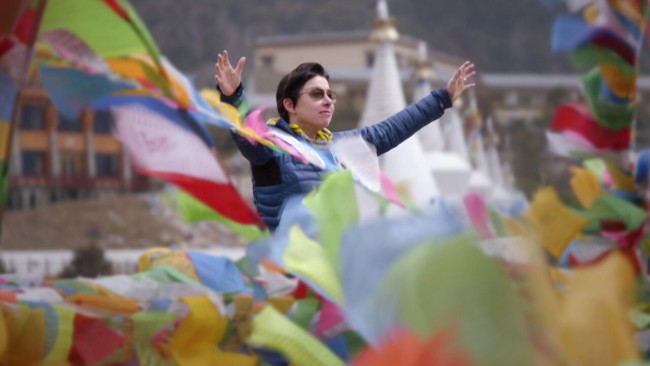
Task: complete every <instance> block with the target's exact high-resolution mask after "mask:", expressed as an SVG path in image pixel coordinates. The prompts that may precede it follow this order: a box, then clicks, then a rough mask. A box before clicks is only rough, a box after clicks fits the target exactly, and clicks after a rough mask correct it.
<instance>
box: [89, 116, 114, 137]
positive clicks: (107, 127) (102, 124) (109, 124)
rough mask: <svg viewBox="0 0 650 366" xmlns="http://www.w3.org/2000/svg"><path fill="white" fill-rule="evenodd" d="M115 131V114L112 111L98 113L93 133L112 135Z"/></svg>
mask: <svg viewBox="0 0 650 366" xmlns="http://www.w3.org/2000/svg"><path fill="white" fill-rule="evenodd" d="M112 129H113V114H112V113H111V112H110V111H96V112H95V123H94V124H93V131H95V133H104V134H110V133H111V132H112Z"/></svg>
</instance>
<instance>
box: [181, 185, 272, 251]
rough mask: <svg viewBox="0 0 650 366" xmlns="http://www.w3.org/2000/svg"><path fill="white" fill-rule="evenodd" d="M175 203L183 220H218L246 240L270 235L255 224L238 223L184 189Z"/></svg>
mask: <svg viewBox="0 0 650 366" xmlns="http://www.w3.org/2000/svg"><path fill="white" fill-rule="evenodd" d="M176 203H177V204H178V208H179V210H180V212H181V216H182V217H183V220H185V222H188V223H192V222H199V221H218V222H220V223H222V224H224V225H225V226H226V227H228V228H229V229H231V230H232V231H234V232H235V233H237V234H239V235H240V236H241V237H242V238H244V239H246V240H248V241H256V240H259V239H262V238H265V237H268V236H269V235H270V233H269V231H268V230H263V229H260V228H259V227H257V226H255V225H245V224H240V223H238V222H235V221H233V220H230V219H228V218H227V217H225V216H223V215H221V214H219V213H218V212H216V211H215V210H213V209H212V208H210V207H208V206H207V205H205V204H203V203H202V202H201V201H199V200H197V199H196V198H194V197H193V196H192V195H190V194H188V193H186V192H184V191H179V192H178V193H177V194H176Z"/></svg>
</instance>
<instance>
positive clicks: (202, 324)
mask: <svg viewBox="0 0 650 366" xmlns="http://www.w3.org/2000/svg"><path fill="white" fill-rule="evenodd" d="M182 300H183V301H184V302H185V303H186V304H187V306H188V307H189V308H190V311H189V313H188V314H187V316H186V317H185V318H184V319H183V321H182V322H181V323H180V325H179V326H178V329H177V330H176V332H175V333H174V336H173V337H172V341H171V350H172V354H173V355H174V359H175V360H176V363H177V364H178V366H204V365H234V366H253V365H255V364H256V363H257V357H251V356H246V355H243V354H234V353H227V352H222V351H220V350H219V347H218V346H219V342H221V339H222V338H223V336H224V334H225V332H226V327H227V325H228V320H227V319H226V318H225V317H224V316H223V315H222V314H221V313H220V312H219V310H218V309H217V307H216V306H215V304H214V303H212V301H211V300H210V299H209V298H208V297H207V296H204V295H201V296H187V297H184V298H182Z"/></svg>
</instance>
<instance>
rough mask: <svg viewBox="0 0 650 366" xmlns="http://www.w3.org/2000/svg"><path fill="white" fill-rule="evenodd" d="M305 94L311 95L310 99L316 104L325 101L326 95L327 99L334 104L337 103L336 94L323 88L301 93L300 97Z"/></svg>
mask: <svg viewBox="0 0 650 366" xmlns="http://www.w3.org/2000/svg"><path fill="white" fill-rule="evenodd" d="M303 94H307V95H309V97H310V98H311V99H312V100H313V101H316V102H318V101H321V100H323V98H325V95H327V97H328V98H330V99H331V100H332V103H336V93H334V92H333V91H332V90H329V89H328V90H325V89H323V88H313V89H311V90H308V91H306V92H302V93H300V95H303Z"/></svg>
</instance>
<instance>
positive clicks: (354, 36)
mask: <svg viewBox="0 0 650 366" xmlns="http://www.w3.org/2000/svg"><path fill="white" fill-rule="evenodd" d="M372 33H373V31H372V29H367V30H359V31H337V32H326V33H318V34H291V35H271V36H264V37H260V38H258V39H257V40H256V42H255V49H254V51H253V54H254V55H253V70H252V73H251V76H250V78H249V79H248V80H247V83H246V88H247V94H248V96H249V98H250V101H251V103H252V104H254V105H271V106H275V91H276V87H277V85H278V82H279V81H280V79H281V78H282V76H283V75H285V74H287V73H289V72H290V71H291V70H292V69H293V68H295V67H296V66H298V65H299V64H300V63H302V62H319V63H321V64H322V65H323V66H324V67H325V69H326V70H327V71H328V73H329V74H330V83H331V86H332V89H333V90H334V91H336V92H337V94H339V95H340V96H341V98H339V100H338V101H337V105H336V118H335V120H334V123H333V125H332V128H333V129H334V130H344V129H349V128H354V127H356V126H357V124H358V122H359V119H360V117H361V112H362V111H363V109H364V106H365V102H366V92H367V89H368V84H369V81H370V79H371V74H372V68H373V66H374V63H375V50H376V42H375V41H374V40H373V39H372V37H371V35H372ZM421 42H422V41H421V40H419V39H416V38H413V37H409V36H404V35H400V36H399V38H398V39H397V40H396V41H395V42H394V44H393V45H394V50H395V59H396V62H397V66H398V69H399V70H400V75H399V77H400V79H401V81H402V83H403V90H405V91H406V93H407V100H410V99H411V94H410V93H411V91H412V90H413V84H414V83H415V70H416V67H417V65H418V60H419V58H420V56H419V47H420V46H419V45H420V43H421ZM428 54H429V55H428V58H429V60H430V61H431V67H432V70H433V71H434V74H433V75H432V86H433V87H441V86H443V85H445V83H446V82H447V80H448V79H449V77H451V75H452V74H453V72H454V71H455V70H456V68H457V67H458V65H460V64H461V63H462V62H463V61H464V60H462V59H461V58H458V57H455V56H452V55H448V54H445V53H442V52H437V51H429V52H428Z"/></svg>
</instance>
